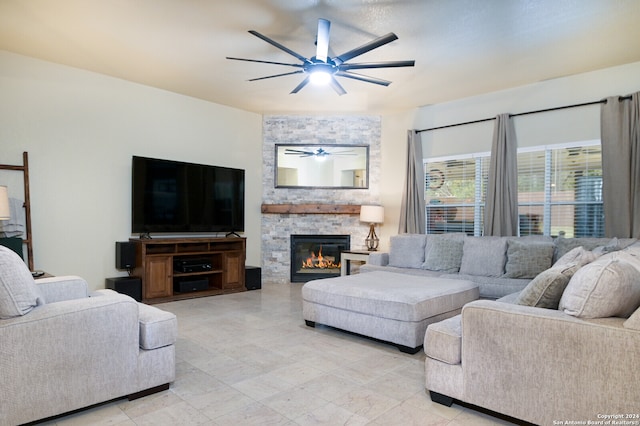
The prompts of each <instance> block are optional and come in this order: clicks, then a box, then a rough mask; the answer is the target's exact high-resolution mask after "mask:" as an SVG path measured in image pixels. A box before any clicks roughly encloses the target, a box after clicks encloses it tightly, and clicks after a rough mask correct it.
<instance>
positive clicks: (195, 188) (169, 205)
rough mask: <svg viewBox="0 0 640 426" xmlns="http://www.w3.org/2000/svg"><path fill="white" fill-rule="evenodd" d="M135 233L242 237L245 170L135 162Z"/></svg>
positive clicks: (148, 160)
mask: <svg viewBox="0 0 640 426" xmlns="http://www.w3.org/2000/svg"><path fill="white" fill-rule="evenodd" d="M131 171H132V173H131V176H132V191H131V197H132V198H131V206H132V209H131V210H132V212H131V213H132V214H131V231H132V233H140V234H149V233H194V232H201V233H207V232H225V233H235V232H244V170H242V169H232V168H228V167H218V166H207V165H202V164H193V163H183V162H179V161H170V160H160V159H155V158H146V157H137V156H134V157H133V161H132V170H131Z"/></svg>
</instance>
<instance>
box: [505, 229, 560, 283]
mask: <svg viewBox="0 0 640 426" xmlns="http://www.w3.org/2000/svg"><path fill="white" fill-rule="evenodd" d="M553 249H554V246H553V243H549V242H541V241H525V240H520V239H518V240H516V239H510V240H508V242H507V263H506V264H505V267H504V270H505V273H504V275H503V276H504V277H506V278H534V277H535V276H536V275H538V274H539V273H540V272H542V271H544V270H546V269H549V267H550V266H551V261H552V259H553Z"/></svg>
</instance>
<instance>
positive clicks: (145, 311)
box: [138, 303, 178, 349]
mask: <svg viewBox="0 0 640 426" xmlns="http://www.w3.org/2000/svg"><path fill="white" fill-rule="evenodd" d="M138 322H139V327H140V347H141V348H142V349H156V348H161V347H163V346H169V345H173V344H174V343H175V342H176V339H177V336H178V320H177V319H176V316H175V315H174V314H172V313H171V312H167V311H163V310H160V309H158V308H155V307H153V306H149V305H145V304H143V303H138Z"/></svg>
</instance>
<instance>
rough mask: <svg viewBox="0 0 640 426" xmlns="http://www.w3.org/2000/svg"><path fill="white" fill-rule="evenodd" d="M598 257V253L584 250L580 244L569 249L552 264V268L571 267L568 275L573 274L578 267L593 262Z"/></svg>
mask: <svg viewBox="0 0 640 426" xmlns="http://www.w3.org/2000/svg"><path fill="white" fill-rule="evenodd" d="M598 257H599V255H598V254H596V253H594V252H593V251H590V250H585V249H584V247H582V246H580V247H576V248H574V249H571V250H569V251H568V252H567V253H566V254H565V255H564V256H562V257H561V258H560V259H558V260H557V261H556V263H554V264H553V268H566V267H571V268H572V270H571V272H570V275H573V274H574V273H575V272H576V271H577V270H578V269H580V268H581V267H583V266H584V265H587V264H589V263H591V262H593V261H594V260H596V259H597V258H598Z"/></svg>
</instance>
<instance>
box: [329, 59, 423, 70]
mask: <svg viewBox="0 0 640 426" xmlns="http://www.w3.org/2000/svg"><path fill="white" fill-rule="evenodd" d="M415 64H416V61H389V62H361V63H359V64H341V65H340V67H339V68H340V70H342V71H347V70H363V69H370V68H396V67H412V66H414V65H415Z"/></svg>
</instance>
